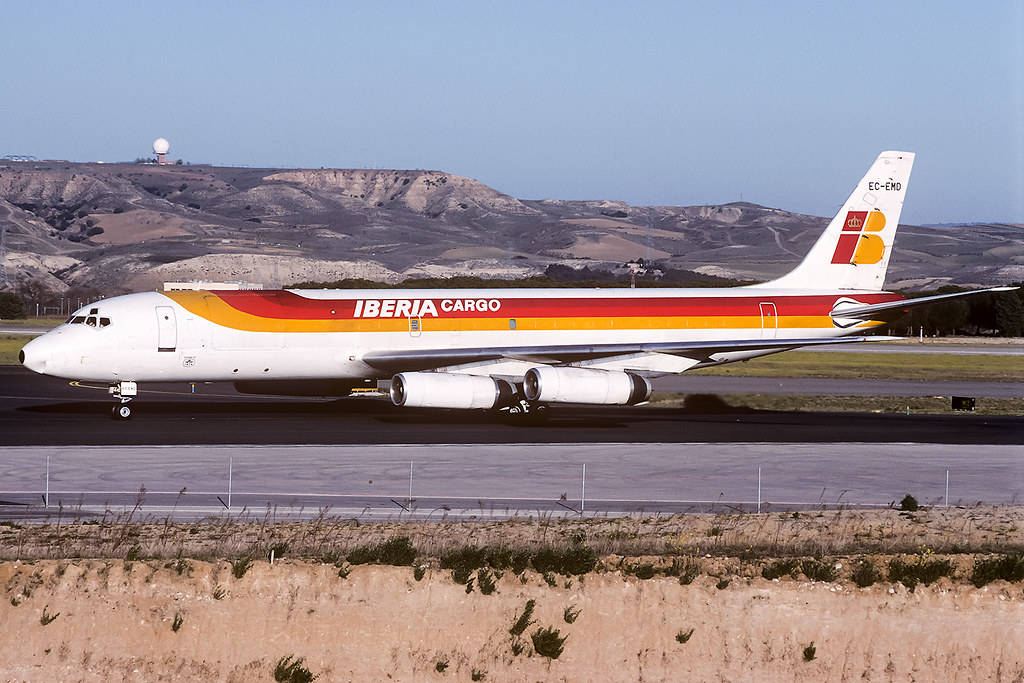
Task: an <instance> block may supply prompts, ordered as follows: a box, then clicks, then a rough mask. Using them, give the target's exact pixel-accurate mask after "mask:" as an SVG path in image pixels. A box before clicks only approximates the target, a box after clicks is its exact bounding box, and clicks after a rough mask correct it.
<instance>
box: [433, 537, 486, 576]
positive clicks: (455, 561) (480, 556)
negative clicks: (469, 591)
mask: <svg viewBox="0 0 1024 683" xmlns="http://www.w3.org/2000/svg"><path fill="white" fill-rule="evenodd" d="M486 566H487V550H486V549H485V548H478V547H477V546H475V545H464V546H462V547H461V548H457V549H456V550H453V551H451V552H448V553H444V554H442V555H441V569H450V570H451V572H452V581H454V582H455V583H466V582H467V581H469V577H470V576H471V575H472V574H473V572H475V571H476V570H478V569H481V568H483V567H486Z"/></svg>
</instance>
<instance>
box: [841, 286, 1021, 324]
mask: <svg viewBox="0 0 1024 683" xmlns="http://www.w3.org/2000/svg"><path fill="white" fill-rule="evenodd" d="M1016 289H1019V287H990V288H989V289H975V290H972V291H970V292H954V293H953V294H938V295H936V296H923V297H920V298H918V299H904V300H902V301H887V302H885V303H881V304H860V305H858V304H855V303H850V304H849V305H847V304H840V305H838V306H837V307H836V308H835V309H834V310H833V311H832V317H833V318H846V319H855V320H885V319H887V318H894V317H898V316H900V315H903V314H904V313H905V312H906V311H908V310H909V309H911V308H915V307H917V306H927V305H929V304H934V303H936V302H939V301H945V300H947V299H956V298H959V297H962V296H972V295H974V294H988V293H991V292H1012V291H1014V290H1016ZM893 314H896V315H893Z"/></svg>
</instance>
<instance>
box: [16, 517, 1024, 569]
mask: <svg viewBox="0 0 1024 683" xmlns="http://www.w3.org/2000/svg"><path fill="white" fill-rule="evenodd" d="M1022 512H1024V509H1022V508H1020V507H1011V506H1007V507H988V506H985V507H981V506H979V507H971V508H930V509H925V510H923V511H921V512H917V513H906V512H899V511H898V510H895V509H885V510H847V509H840V510H825V511H820V512H819V511H811V512H800V513H769V514H760V515H757V514H750V513H718V514H688V515H672V516H655V517H643V518H618V519H581V520H566V519H549V518H546V517H538V518H527V519H513V520H511V521H504V522H447V521H432V522H369V523H368V522H360V521H359V520H356V519H344V518H339V517H333V516H330V515H328V514H326V513H325V514H323V515H322V516H321V517H319V518H318V519H315V520H312V521H308V522H285V523H273V522H272V515H271V514H269V513H268V514H267V515H266V516H265V517H264V518H256V519H254V518H253V517H251V516H245V517H225V518H216V519H210V520H207V521H203V522H194V523H173V522H170V521H168V520H165V521H154V520H151V519H150V520H141V521H138V520H133V519H125V518H118V517H114V516H110V517H108V518H106V519H104V520H101V521H98V522H96V521H84V522H75V521H67V520H64V521H61V522H60V523H49V524H37V525H23V526H18V525H8V524H9V523H5V525H4V526H0V559H8V560H15V559H18V560H35V559H66V558H124V557H125V556H126V555H127V554H128V553H129V552H132V554H133V556H135V557H138V558H159V559H164V558H180V557H184V558H191V559H199V560H219V559H230V558H238V557H256V558H260V557H265V556H266V555H268V554H269V551H270V548H271V547H274V546H278V547H280V546H281V544H287V547H288V555H289V557H295V558H310V559H320V558H337V557H339V556H344V555H345V554H347V553H348V552H350V551H351V550H352V549H353V548H355V547H357V546H366V545H369V544H375V543H379V542H380V541H382V540H386V539H389V538H393V537H395V536H407V537H409V538H410V539H411V540H412V543H413V545H415V547H416V549H417V551H418V552H419V555H420V557H421V558H427V559H431V560H436V559H437V558H440V557H441V555H443V554H445V553H448V552H451V551H452V550H455V549H458V548H462V547H463V546H466V545H475V546H503V547H506V548H510V549H516V548H527V549H537V548H543V547H569V546H571V545H572V544H573V543H577V542H583V543H585V544H586V545H588V546H589V547H591V548H593V549H594V550H595V551H596V552H597V554H598V555H599V556H601V557H608V556H619V557H631V558H636V557H653V558H661V559H663V560H664V561H666V562H670V561H671V559H672V558H678V557H684V556H689V557H693V556H698V555H699V556H704V555H711V556H713V557H745V558H759V557H760V558H763V557H805V556H814V555H827V556H836V555H844V556H849V555H859V554H887V555H892V554H899V553H917V552H919V550H920V549H921V548H922V547H927V548H929V549H931V550H932V551H934V552H936V553H981V552H1001V553H1006V552H1021V551H1024V524H1022V523H1021V522H1020V519H1021V518H1022ZM331 561H332V562H333V561H334V559H332V560H331Z"/></svg>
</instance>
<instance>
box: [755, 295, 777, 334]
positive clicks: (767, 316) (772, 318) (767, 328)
mask: <svg viewBox="0 0 1024 683" xmlns="http://www.w3.org/2000/svg"><path fill="white" fill-rule="evenodd" d="M758 305H759V306H760V307H761V339H775V338H776V337H778V336H779V314H778V312H777V311H776V310H775V304H773V303H771V302H770V301H769V302H762V303H760V304H758Z"/></svg>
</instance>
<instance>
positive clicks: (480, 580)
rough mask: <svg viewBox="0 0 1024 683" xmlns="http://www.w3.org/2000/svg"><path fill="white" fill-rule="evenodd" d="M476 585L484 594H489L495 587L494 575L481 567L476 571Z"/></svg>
mask: <svg viewBox="0 0 1024 683" xmlns="http://www.w3.org/2000/svg"><path fill="white" fill-rule="evenodd" d="M476 585H477V587H478V588H479V589H480V592H481V593H483V594H484V595H490V594H491V593H493V592H494V589H495V588H497V583H496V582H495V580H494V575H493V574H491V573H490V572H489V571H487V570H486V569H481V570H480V571H478V572H477V573H476Z"/></svg>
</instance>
